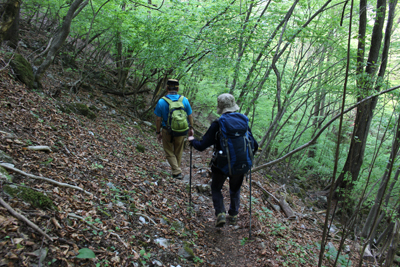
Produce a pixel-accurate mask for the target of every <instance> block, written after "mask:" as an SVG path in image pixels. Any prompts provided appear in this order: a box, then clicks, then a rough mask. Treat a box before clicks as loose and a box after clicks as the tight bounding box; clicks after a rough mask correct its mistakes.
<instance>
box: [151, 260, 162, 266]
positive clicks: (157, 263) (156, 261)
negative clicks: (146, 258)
mask: <svg viewBox="0 0 400 267" xmlns="http://www.w3.org/2000/svg"><path fill="white" fill-rule="evenodd" d="M152 263H153V264H154V265H156V266H163V264H162V263H161V262H160V261H158V260H153V261H152Z"/></svg>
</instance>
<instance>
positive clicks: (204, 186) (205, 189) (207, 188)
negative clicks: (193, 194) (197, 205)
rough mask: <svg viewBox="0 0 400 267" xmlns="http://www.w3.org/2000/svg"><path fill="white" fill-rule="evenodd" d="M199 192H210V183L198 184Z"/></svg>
mask: <svg viewBox="0 0 400 267" xmlns="http://www.w3.org/2000/svg"><path fill="white" fill-rule="evenodd" d="M196 189H197V192H199V193H210V191H211V187H210V186H209V185H208V184H197V185H196Z"/></svg>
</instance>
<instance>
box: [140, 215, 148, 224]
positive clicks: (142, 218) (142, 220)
mask: <svg viewBox="0 0 400 267" xmlns="http://www.w3.org/2000/svg"><path fill="white" fill-rule="evenodd" d="M139 221H140V222H141V223H143V224H146V223H147V222H146V219H145V218H144V217H142V216H140V217H139Z"/></svg>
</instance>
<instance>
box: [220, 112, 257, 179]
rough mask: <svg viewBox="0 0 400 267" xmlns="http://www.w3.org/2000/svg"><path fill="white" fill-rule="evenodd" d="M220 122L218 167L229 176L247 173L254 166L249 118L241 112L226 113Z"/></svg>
mask: <svg viewBox="0 0 400 267" xmlns="http://www.w3.org/2000/svg"><path fill="white" fill-rule="evenodd" d="M218 123H219V128H220V134H219V142H220V146H221V150H219V151H215V153H216V162H215V165H216V167H218V168H219V169H220V170H221V171H222V172H223V173H225V174H226V175H228V176H231V175H236V174H245V173H247V172H248V171H249V170H250V169H251V167H252V166H253V149H254V141H253V140H250V134H249V126H248V123H249V119H248V118H247V117H246V116H245V115H243V114H241V113H236V112H234V113H224V114H222V115H221V117H220V118H219V120H218Z"/></svg>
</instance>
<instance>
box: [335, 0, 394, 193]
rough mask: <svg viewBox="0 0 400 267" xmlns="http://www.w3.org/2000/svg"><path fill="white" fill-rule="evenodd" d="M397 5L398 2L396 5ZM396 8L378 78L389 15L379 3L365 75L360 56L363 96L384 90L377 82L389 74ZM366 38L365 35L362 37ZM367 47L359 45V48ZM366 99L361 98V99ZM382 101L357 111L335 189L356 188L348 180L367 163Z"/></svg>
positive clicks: (374, 100) (383, 3)
mask: <svg viewBox="0 0 400 267" xmlns="http://www.w3.org/2000/svg"><path fill="white" fill-rule="evenodd" d="M396 2H397V1H396ZM395 6H396V5H395V4H392V3H391V4H390V8H391V11H390V12H389V17H388V23H387V26H386V32H385V42H384V49H383V52H382V56H381V58H382V61H381V62H382V63H381V66H380V71H379V75H377V77H374V76H375V73H376V71H377V68H378V64H377V63H376V62H378V59H379V53H380V49H381V44H382V31H383V26H384V24H385V17H386V16H385V14H386V0H378V1H377V15H376V19H375V23H374V28H373V31H372V37H371V47H370V51H369V56H368V61H367V66H366V68H365V72H362V67H361V64H362V62H363V59H362V58H360V57H362V56H363V55H362V53H358V54H357V57H358V58H357V62H358V64H359V65H358V66H357V72H358V73H360V74H361V75H360V76H361V77H360V78H359V79H358V81H357V85H358V87H359V88H360V91H362V92H363V95H364V96H365V95H368V94H370V93H371V91H373V89H374V87H375V90H379V89H380V85H379V83H376V84H374V82H373V81H374V79H376V80H378V82H379V81H380V79H382V78H383V77H384V75H385V70H386V62H387V57H388V50H389V46H390V35H391V32H392V25H393V18H394V16H393V15H391V14H392V12H393V14H394V9H395ZM366 8H367V3H366V1H361V2H360V10H361V11H364V12H366ZM363 16H364V14H363V12H361V13H360V31H362V28H363V27H364V26H365V25H364V23H365V21H364V20H365V18H364V17H363ZM360 34H362V33H360ZM359 42H365V38H364V36H359ZM360 47H363V45H361V44H359V48H360ZM362 97H363V96H360V97H359V99H361V98H362ZM377 101H378V98H377V97H374V98H372V99H371V100H370V101H368V102H365V103H363V104H362V105H360V106H359V107H358V108H357V113H356V119H355V126H354V130H353V134H352V139H351V143H350V149H349V152H348V155H347V159H346V163H345V165H344V167H343V170H342V172H341V173H340V175H339V177H338V179H337V180H336V182H335V188H338V187H340V188H352V186H353V185H352V183H351V182H348V181H345V177H346V175H347V174H349V175H350V177H351V181H353V182H354V181H356V180H357V179H358V175H359V173H360V168H361V166H362V164H363V160H364V152H365V145H366V143H367V137H368V133H369V129H370V126H371V121H372V117H373V111H374V109H375V107H376V104H377Z"/></svg>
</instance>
